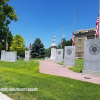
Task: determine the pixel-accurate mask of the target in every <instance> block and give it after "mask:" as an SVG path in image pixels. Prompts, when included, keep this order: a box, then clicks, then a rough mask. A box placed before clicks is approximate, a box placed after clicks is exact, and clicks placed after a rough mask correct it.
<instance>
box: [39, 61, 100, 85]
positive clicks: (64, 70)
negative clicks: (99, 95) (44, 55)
mask: <svg viewBox="0 0 100 100" xmlns="http://www.w3.org/2000/svg"><path fill="white" fill-rule="evenodd" d="M39 62H40V70H39V71H40V72H41V73H45V74H51V75H56V76H63V77H68V78H71V79H76V80H81V81H85V82H91V83H95V84H100V77H99V76H93V75H86V74H85V75H83V74H82V73H76V72H73V71H71V70H69V69H68V66H66V67H63V65H59V64H56V63H55V62H54V61H42V60H41V61H39ZM84 77H91V79H85V78H84Z"/></svg>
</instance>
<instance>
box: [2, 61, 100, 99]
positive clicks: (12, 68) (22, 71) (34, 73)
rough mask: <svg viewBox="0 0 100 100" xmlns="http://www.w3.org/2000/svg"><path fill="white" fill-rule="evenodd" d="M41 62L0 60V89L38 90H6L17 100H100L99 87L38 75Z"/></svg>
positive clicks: (58, 77) (64, 78)
mask: <svg viewBox="0 0 100 100" xmlns="http://www.w3.org/2000/svg"><path fill="white" fill-rule="evenodd" d="M39 67H40V65H39V62H38V61H18V62H15V63H14V62H3V61H0V88H38V91H22V92H21V91H5V92H3V93H4V94H6V95H8V96H9V97H10V98H12V99H14V100H99V99H100V85H97V84H93V83H88V82H82V81H78V80H74V79H69V78H66V77H60V76H53V75H48V74H43V73H39Z"/></svg>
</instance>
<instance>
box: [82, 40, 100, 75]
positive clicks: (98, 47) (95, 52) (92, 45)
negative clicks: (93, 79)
mask: <svg viewBox="0 0 100 100" xmlns="http://www.w3.org/2000/svg"><path fill="white" fill-rule="evenodd" d="M82 73H83V74H92V75H98V76H100V39H88V40H85V41H84V70H82Z"/></svg>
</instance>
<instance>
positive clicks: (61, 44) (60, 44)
mask: <svg viewBox="0 0 100 100" xmlns="http://www.w3.org/2000/svg"><path fill="white" fill-rule="evenodd" d="M62 43H63V39H62V40H61V44H60V46H61V47H62Z"/></svg>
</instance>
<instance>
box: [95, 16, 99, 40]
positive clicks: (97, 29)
mask: <svg viewBox="0 0 100 100" xmlns="http://www.w3.org/2000/svg"><path fill="white" fill-rule="evenodd" d="M96 25H97V27H96V32H95V36H96V38H97V37H98V35H99V17H98V18H97V22H96Z"/></svg>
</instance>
